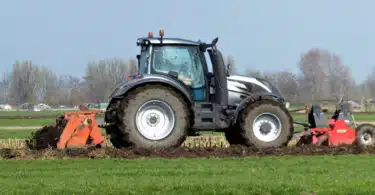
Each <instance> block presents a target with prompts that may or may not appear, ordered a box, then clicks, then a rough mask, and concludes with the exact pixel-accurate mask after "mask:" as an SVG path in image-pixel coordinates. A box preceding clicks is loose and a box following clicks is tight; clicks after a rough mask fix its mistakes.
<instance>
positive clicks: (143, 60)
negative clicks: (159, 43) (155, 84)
mask: <svg viewBox="0 0 375 195" xmlns="http://www.w3.org/2000/svg"><path fill="white" fill-rule="evenodd" d="M148 58H149V48H148V47H146V46H141V54H140V57H139V59H138V67H139V70H138V72H139V73H140V74H147V72H148V71H147V67H148V66H147V64H148V63H147V61H148Z"/></svg>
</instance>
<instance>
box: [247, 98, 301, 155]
mask: <svg viewBox="0 0 375 195" xmlns="http://www.w3.org/2000/svg"><path fill="white" fill-rule="evenodd" d="M240 130H241V137H243V138H244V140H245V145H249V146H256V147H258V148H264V147H283V146H286V145H287V144H288V143H289V141H290V140H291V138H292V135H293V131H294V127H293V119H292V116H291V115H290V113H289V112H288V110H287V109H286V108H285V107H284V106H283V105H281V104H279V103H278V102H275V101H272V100H259V101H257V102H254V103H251V104H249V106H248V107H247V108H245V110H244V111H243V112H242V113H241V116H240Z"/></svg>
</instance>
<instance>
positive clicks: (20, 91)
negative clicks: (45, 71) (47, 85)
mask: <svg viewBox="0 0 375 195" xmlns="http://www.w3.org/2000/svg"><path fill="white" fill-rule="evenodd" d="M42 87H43V76H42V71H41V69H40V68H39V67H38V66H35V65H33V63H32V61H17V62H16V63H15V64H13V70H12V72H11V74H10V97H11V99H12V102H13V103H17V104H19V103H32V104H33V103H37V101H38V93H39V91H40V90H41V88H42Z"/></svg>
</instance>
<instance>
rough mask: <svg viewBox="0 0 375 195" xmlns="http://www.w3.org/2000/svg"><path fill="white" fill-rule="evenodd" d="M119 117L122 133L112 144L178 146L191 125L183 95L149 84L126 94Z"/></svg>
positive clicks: (162, 147) (156, 147) (154, 146)
mask: <svg viewBox="0 0 375 195" xmlns="http://www.w3.org/2000/svg"><path fill="white" fill-rule="evenodd" d="M118 117H119V121H120V123H119V125H118V130H119V132H120V134H121V135H118V134H117V135H116V136H115V137H117V138H114V140H113V141H112V143H115V144H116V145H119V146H122V145H127V146H133V147H136V148H144V149H164V148H171V147H178V146H180V145H181V144H182V143H183V142H184V141H185V139H186V137H187V134H188V130H189V129H190V128H191V125H192V121H191V113H190V111H189V108H188V105H187V103H186V102H184V98H183V96H182V95H180V94H179V93H177V92H176V91H175V90H173V89H171V88H168V87H165V86H162V85H146V86H145V87H142V88H137V89H136V90H134V91H132V92H130V93H129V94H127V96H126V98H125V99H123V100H122V101H121V104H120V112H119V114H118ZM122 142H123V143H122ZM115 144H114V145H115Z"/></svg>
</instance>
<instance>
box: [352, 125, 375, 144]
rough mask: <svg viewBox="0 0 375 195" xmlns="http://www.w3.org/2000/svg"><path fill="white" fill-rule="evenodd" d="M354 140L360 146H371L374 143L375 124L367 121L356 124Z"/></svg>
mask: <svg viewBox="0 0 375 195" xmlns="http://www.w3.org/2000/svg"><path fill="white" fill-rule="evenodd" d="M355 142H356V144H357V145H360V146H373V145H374V144H375V126H374V125H372V124H369V123H364V124H360V125H358V127H357V128H356V140H355Z"/></svg>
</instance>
